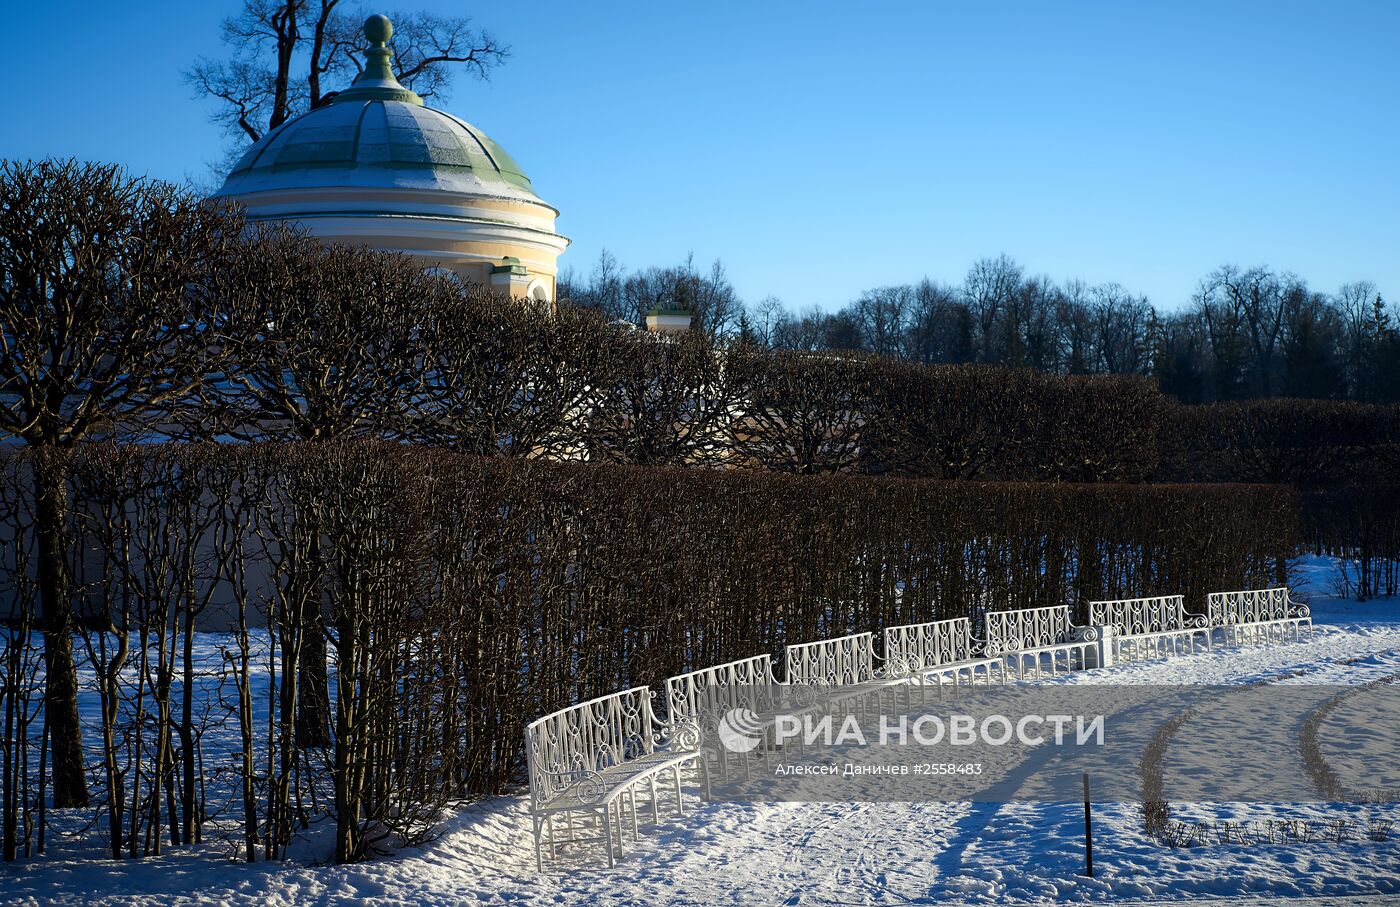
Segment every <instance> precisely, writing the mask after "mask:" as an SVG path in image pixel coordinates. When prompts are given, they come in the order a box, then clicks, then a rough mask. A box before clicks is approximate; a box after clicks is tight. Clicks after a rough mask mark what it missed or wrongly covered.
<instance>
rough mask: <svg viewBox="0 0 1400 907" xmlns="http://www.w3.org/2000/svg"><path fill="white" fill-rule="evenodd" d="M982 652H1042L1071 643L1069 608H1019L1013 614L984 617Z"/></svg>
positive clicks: (1011, 612) (1072, 628)
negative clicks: (1035, 650) (1042, 650)
mask: <svg viewBox="0 0 1400 907" xmlns="http://www.w3.org/2000/svg"><path fill="white" fill-rule="evenodd" d="M983 627H984V629H985V633H986V643H985V651H986V653H987V654H988V655H1002V654H1005V653H1007V652H1020V651H1025V650H1028V649H1043V648H1045V647H1046V646H1054V645H1059V644H1061V643H1067V642H1070V641H1072V638H1073V635H1074V632H1075V627H1074V625H1073V624H1072V623H1071V622H1070V619H1069V608H1067V607H1065V606H1064V605H1052V606H1050V607H1047V608H1020V609H1017V610H1014V611H988V612H987V613H986V615H985V616H984V617H983Z"/></svg>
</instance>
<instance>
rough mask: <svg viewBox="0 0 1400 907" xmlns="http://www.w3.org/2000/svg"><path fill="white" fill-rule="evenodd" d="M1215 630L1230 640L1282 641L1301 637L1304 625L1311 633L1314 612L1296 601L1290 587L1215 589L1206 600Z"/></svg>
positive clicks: (1207, 611)
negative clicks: (1230, 590) (1289, 590)
mask: <svg viewBox="0 0 1400 907" xmlns="http://www.w3.org/2000/svg"><path fill="white" fill-rule="evenodd" d="M1206 613H1207V615H1208V617H1209V618H1210V627H1211V630H1212V632H1214V631H1215V630H1219V631H1220V633H1221V635H1222V636H1223V637H1224V639H1225V640H1226V641H1227V642H1230V643H1241V642H1260V641H1264V642H1274V641H1278V642H1282V641H1284V640H1285V639H1288V638H1290V637H1291V638H1293V639H1298V638H1299V637H1300V636H1301V631H1302V628H1303V627H1304V626H1306V627H1307V628H1308V632H1309V633H1311V632H1312V612H1311V611H1309V610H1308V606H1307V605H1305V604H1302V603H1301V602H1295V601H1293V599H1292V598H1291V597H1290V596H1289V592H1288V587H1287V586H1275V587H1273V588H1270V589H1244V590H1241V591H1238V592H1212V593H1210V595H1209V596H1208V597H1207V599H1206Z"/></svg>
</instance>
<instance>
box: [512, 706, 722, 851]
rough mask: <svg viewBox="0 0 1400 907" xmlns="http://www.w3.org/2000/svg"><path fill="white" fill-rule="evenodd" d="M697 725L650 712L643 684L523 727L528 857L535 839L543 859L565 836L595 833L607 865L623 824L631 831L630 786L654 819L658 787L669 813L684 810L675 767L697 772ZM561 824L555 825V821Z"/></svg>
mask: <svg viewBox="0 0 1400 907" xmlns="http://www.w3.org/2000/svg"><path fill="white" fill-rule="evenodd" d="M699 745H700V734H699V728H698V727H696V726H695V725H693V724H690V723H687V722H673V723H671V724H669V725H664V726H663V725H662V724H661V723H660V722H658V721H657V720H656V717H655V715H654V714H653V712H652V705H651V691H650V689H649V688H647V687H633V688H632V689H630V690H624V691H622V692H621V693H613V694H612V695H610V696H600V697H598V698H597V699H590V700H589V701H587V702H581V703H579V704H578V705H573V706H570V707H569V708H566V709H561V710H559V711H557V712H554V713H553V714H550V715H546V716H545V717H543V718H540V719H538V720H537V721H534V722H532V723H531V724H530V725H529V726H528V727H527V728H526V729H525V757H526V764H527V767H528V769H529V776H530V814H531V817H532V819H533V823H534V834H535V863H536V866H537V868H543V857H542V847H543V846H544V844H546V843H547V844H548V846H549V854H550V857H551V859H552V858H554V857H555V856H556V855H557V852H558V851H557V849H558V845H559V844H560V843H565V842H579V841H597V842H599V843H601V844H602V845H603V846H604V848H605V850H606V851H607V855H608V865H609V866H611V865H613V863H614V862H615V860H616V858H617V856H619V855H620V854H621V853H622V849H623V842H624V836H625V833H626V830H627V829H628V828H629V827H630V829H631V832H632V838H633V840H636V839H637V837H638V818H637V809H638V807H637V793H638V791H643V792H644V793H646V794H648V795H649V798H650V807H651V814H652V820H653V821H654V822H660V821H661V793H662V791H661V790H660V789H659V788H658V781H660V782H662V787H666V786H669V788H670V790H669V791H667V792H666V793H667V795H668V799H670V800H671V801H672V804H673V805H674V807H675V813H676V814H677V815H683V814H684V813H685V801H684V795H683V793H682V789H681V780H682V769H685V768H698V769H699V771H700V773H701V775H702V778H703V771H704V767H703V765H701V760H700V754H699ZM560 825H562V826H563V827H562V828H561V827H559V826H560Z"/></svg>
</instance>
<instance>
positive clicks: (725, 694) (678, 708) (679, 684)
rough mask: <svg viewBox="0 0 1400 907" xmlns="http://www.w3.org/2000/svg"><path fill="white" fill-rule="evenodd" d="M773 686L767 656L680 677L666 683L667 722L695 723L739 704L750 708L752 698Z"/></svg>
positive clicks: (770, 665) (768, 657) (758, 656)
mask: <svg viewBox="0 0 1400 907" xmlns="http://www.w3.org/2000/svg"><path fill="white" fill-rule="evenodd" d="M776 686H777V681H776V680H774V679H773V656H771V655H755V656H754V657H752V658H741V659H739V660H738V661H731V662H727V663H725V664H722V665H715V666H714V667H712V668H702V669H701V670H699V671H691V672H690V673H688V674H680V675H677V676H676V677H672V678H670V679H669V680H667V681H666V710H667V719H668V720H669V721H675V720H677V719H679V718H693V719H697V720H699V719H702V718H704V717H705V716H708V715H722V714H723V713H724V712H727V711H729V710H730V709H732V708H737V707H739V706H741V705H742V706H745V707H749V708H752V704H751V702H752V699H753V697H754V696H757V695H763V694H764V691H765V690H767V689H773V688H775V687H776Z"/></svg>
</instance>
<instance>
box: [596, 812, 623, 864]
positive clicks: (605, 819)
mask: <svg viewBox="0 0 1400 907" xmlns="http://www.w3.org/2000/svg"><path fill="white" fill-rule="evenodd" d="M612 815H613V808H612V804H611V803H608V804H606V805H604V806H603V814H602V815H601V816H600V817H599V818H600V819H601V820H602V823H603V846H604V847H606V848H607V850H608V868H609V869H611V868H612V867H613V866H616V865H617V857H616V855H615V854H614V853H613V821H612ZM617 836H618V841H619V845H618V846H619V849H621V839H622V829H621V828H619V829H618V835H617Z"/></svg>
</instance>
